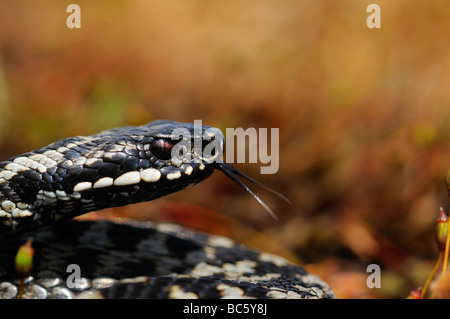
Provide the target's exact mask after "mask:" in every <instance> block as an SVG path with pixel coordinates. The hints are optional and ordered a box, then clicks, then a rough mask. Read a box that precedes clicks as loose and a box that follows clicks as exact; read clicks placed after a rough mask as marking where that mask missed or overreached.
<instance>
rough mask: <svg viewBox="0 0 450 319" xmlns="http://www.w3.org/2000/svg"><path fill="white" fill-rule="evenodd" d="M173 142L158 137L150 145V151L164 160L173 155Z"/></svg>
mask: <svg viewBox="0 0 450 319" xmlns="http://www.w3.org/2000/svg"><path fill="white" fill-rule="evenodd" d="M172 148H173V143H172V142H171V141H169V140H164V139H156V140H154V141H153V143H152V144H151V145H150V152H152V154H153V155H154V156H156V157H157V158H159V159H162V160H168V159H170V158H171V157H172Z"/></svg>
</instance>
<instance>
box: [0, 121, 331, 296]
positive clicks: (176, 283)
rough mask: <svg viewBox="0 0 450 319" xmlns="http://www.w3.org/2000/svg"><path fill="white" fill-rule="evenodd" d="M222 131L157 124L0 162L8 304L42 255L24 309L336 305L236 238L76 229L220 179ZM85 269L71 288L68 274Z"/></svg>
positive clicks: (2, 263) (225, 168)
mask: <svg viewBox="0 0 450 319" xmlns="http://www.w3.org/2000/svg"><path fill="white" fill-rule="evenodd" d="M223 147H224V136H223V134H222V133H221V131H220V130H219V129H216V128H213V127H209V126H204V125H202V126H200V127H199V126H198V125H194V124H190V123H180V122H175V121H168V120H160V121H154V122H151V123H148V124H146V125H142V126H137V127H134V126H128V127H120V128H113V129H110V130H106V131H103V132H101V133H99V134H95V135H91V136H76V137H70V138H66V139H63V140H60V141H57V142H55V143H52V144H50V145H48V146H45V147H42V148H39V149H36V150H33V151H30V152H28V153H24V154H21V155H18V156H14V157H12V158H10V159H9V160H6V161H3V162H1V163H0V242H1V246H0V298H16V297H17V296H18V293H17V291H18V284H19V280H18V277H17V274H16V273H15V271H14V256H15V254H16V252H17V249H18V247H19V246H20V245H21V244H23V243H24V242H25V241H26V240H27V238H29V237H32V238H33V247H34V249H35V258H34V266H33V270H32V273H31V274H30V276H29V277H28V278H26V280H25V286H24V287H25V288H24V293H23V295H22V298H75V297H80V298H85V297H86V298H87V297H89V298H334V297H335V295H334V293H333V291H332V290H331V289H330V287H329V286H328V285H327V284H326V283H324V282H323V281H322V280H321V279H320V278H318V277H317V276H315V275H313V274H310V273H308V272H307V271H306V270H305V269H303V268H302V267H300V266H297V265H294V264H291V263H289V262H288V261H286V260H285V259H283V258H281V257H279V256H276V255H273V254H270V253H265V252H256V251H253V250H251V249H249V248H247V247H245V246H243V245H241V244H238V243H236V242H234V241H232V240H231V239H228V238H225V237H220V236H215V235H211V234H205V233H200V232H195V231H192V230H189V229H186V228H183V227H181V226H178V225H173V224H164V223H161V224H157V223H152V222H133V221H126V222H110V221H96V222H93V221H75V220H71V219H72V218H73V217H75V216H77V215H81V214H84V213H87V212H90V211H96V210H100V209H104V208H108V207H116V206H124V205H128V204H132V203H138V202H143V201H150V200H153V199H156V198H159V197H162V196H165V195H167V194H170V193H173V192H177V191H180V190H182V189H185V188H187V187H190V186H193V185H195V184H197V183H199V182H201V181H202V180H204V179H205V178H207V177H209V176H210V175H211V174H212V173H213V172H214V171H215V170H220V171H222V172H223V173H225V174H226V175H227V176H228V177H229V178H231V179H233V180H234V181H236V182H238V183H239V184H240V185H241V186H242V187H244V188H245V189H246V190H247V191H248V192H250V193H251V194H252V196H254V197H255V198H256V199H257V200H258V201H259V202H260V203H261V204H262V205H263V206H264V207H265V208H266V209H267V210H269V212H271V211H270V209H269V208H268V207H267V205H265V204H264V202H262V201H261V200H260V199H259V198H258V197H257V196H256V195H255V194H254V193H252V192H251V191H250V189H249V188H248V187H247V186H246V185H245V184H244V183H243V182H241V180H240V179H239V178H238V177H237V176H240V177H242V178H245V179H247V180H250V181H253V182H255V181H254V180H253V179H252V178H250V177H248V176H246V175H245V174H243V173H242V172H240V171H238V170H237V169H236V168H234V167H233V166H231V165H230V164H228V163H224V162H221V161H220V160H219V158H221V155H222V152H223ZM70 265H76V266H77V267H79V269H80V270H81V278H79V281H77V285H75V286H74V285H70V284H69V280H68V276H69V275H70V272H68V267H69V266H70Z"/></svg>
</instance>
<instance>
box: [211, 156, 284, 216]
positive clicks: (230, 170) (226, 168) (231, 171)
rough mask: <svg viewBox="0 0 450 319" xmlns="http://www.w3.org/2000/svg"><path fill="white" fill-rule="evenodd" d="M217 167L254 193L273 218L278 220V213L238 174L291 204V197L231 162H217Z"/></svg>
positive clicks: (250, 192)
mask: <svg viewBox="0 0 450 319" xmlns="http://www.w3.org/2000/svg"><path fill="white" fill-rule="evenodd" d="M215 168H216V169H218V170H219V171H221V172H223V173H224V174H225V175H226V176H227V177H228V178H230V179H231V180H232V181H234V182H236V183H237V184H238V185H239V186H241V187H242V188H244V189H245V190H246V191H247V192H248V193H249V194H250V195H252V197H253V198H255V199H256V200H257V201H258V202H259V203H260V204H261V205H262V206H263V207H264V209H265V210H266V211H267V212H268V213H269V214H270V216H272V217H273V219H275V220H278V217H277V215H276V214H275V213H274V212H273V210H272V209H271V208H270V207H269V206H268V205H267V204H266V203H265V202H264V201H263V200H262V199H261V198H259V197H258V196H257V195H256V194H255V193H253V191H252V190H251V189H250V188H249V187H248V186H247V185H245V184H244V182H242V181H241V180H240V179H239V177H238V176H240V177H242V178H244V179H246V180H248V181H250V182H252V183H255V184H256V185H259V186H261V187H263V188H265V189H266V190H268V191H269V192H271V193H273V194H275V195H277V196H278V197H280V198H281V199H283V200H284V201H286V202H287V203H289V204H291V201H290V200H289V199H287V198H286V197H285V196H284V195H282V194H280V193H279V192H277V191H275V190H273V189H272V188H270V187H268V186H266V185H264V184H262V183H260V182H258V181H257V180H255V179H253V178H252V177H250V176H248V175H246V174H244V173H242V172H241V171H240V170H238V169H237V168H236V167H234V166H233V165H231V164H229V163H225V162H221V163H216V167H215Z"/></svg>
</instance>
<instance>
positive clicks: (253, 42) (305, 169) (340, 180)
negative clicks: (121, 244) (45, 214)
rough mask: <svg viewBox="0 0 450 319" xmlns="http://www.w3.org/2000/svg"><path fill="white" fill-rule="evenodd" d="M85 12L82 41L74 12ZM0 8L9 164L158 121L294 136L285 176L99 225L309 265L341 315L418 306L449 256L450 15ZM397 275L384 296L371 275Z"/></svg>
mask: <svg viewBox="0 0 450 319" xmlns="http://www.w3.org/2000/svg"><path fill="white" fill-rule="evenodd" d="M73 2H75V3H76V4H78V5H79V6H80V7H81V29H69V28H67V26H66V19H67V17H68V16H69V14H70V13H67V12H66V8H67V6H68V5H69V4H70V3H73ZM373 2H374V1H356V0H354V1H351V0H344V1H339V2H338V1H334V0H328V1H327V0H323V1H301V0H284V1H282V2H279V1H275V0H258V1H248V0H226V1H225V0H216V1H207V0H191V1H182V0H179V1H174V0H172V1H163V0H152V1H145V0H136V1H84V0H77V1H41V0H37V1H22V0H18V1H6V0H0V159H1V160H4V159H7V158H8V157H10V156H13V155H17V154H19V153H22V152H26V151H29V150H32V149H35V148H38V147H41V146H44V145H46V144H48V143H50V142H53V141H56V140H58V139H61V138H64V137H68V136H74V135H90V134H93V133H97V132H99V131H101V130H104V129H108V128H112V127H115V126H124V125H141V124H144V123H147V122H150V121H153V120H156V119H172V120H177V121H182V122H192V121H194V120H202V121H203V124H205V125H210V126H215V127H218V128H220V129H222V130H223V132H225V129H226V128H227V127H229V128H237V127H242V128H248V127H254V128H257V129H258V128H269V129H270V128H279V130H280V157H279V158H280V167H279V171H278V172H277V173H276V174H274V175H260V173H259V172H260V166H261V165H260V163H258V164H236V167H238V168H239V169H240V170H242V171H243V172H245V173H247V174H249V175H250V176H253V177H255V178H256V179H258V180H259V181H261V182H263V183H264V184H266V185H268V186H270V187H272V188H274V189H276V190H278V191H280V192H282V193H283V194H284V195H285V196H287V197H288V198H289V199H290V200H291V201H292V204H291V205H289V204H286V203H285V202H283V201H282V200H280V199H278V198H277V197H275V196H273V195H272V194H271V193H268V192H266V191H265V190H264V189H262V188H261V187H258V186H256V185H249V186H251V188H252V189H253V190H254V191H255V192H256V193H257V194H258V195H259V196H260V197H261V198H262V199H263V200H264V201H266V202H267V203H268V205H269V206H270V207H271V208H272V209H273V210H274V211H275V212H276V214H277V215H278V217H279V220H278V221H277V222H274V220H273V219H272V217H271V216H270V215H269V214H267V212H266V211H265V210H264V209H263V207H262V206H261V205H259V204H258V203H257V201H255V200H254V199H253V198H252V197H251V196H250V195H249V194H248V193H246V192H245V191H243V190H242V189H241V188H239V187H238V186H237V185H236V184H234V183H233V182H231V181H230V180H228V179H227V178H226V177H225V176H224V175H223V174H221V173H220V172H217V173H215V174H214V175H213V176H212V177H211V178H209V179H208V180H206V181H204V182H203V183H200V184H198V185H197V186H195V187H193V188H190V189H187V190H185V191H182V192H179V193H176V194H173V195H170V196H167V197H164V198H162V199H159V200H157V201H153V202H149V203H143V204H137V205H131V206H127V207H124V208H118V209H111V210H107V211H102V212H100V213H94V214H91V217H92V216H93V218H101V217H105V216H113V217H114V216H115V217H117V216H124V217H127V218H136V219H143V220H154V221H164V222H174V223H179V224H183V225H187V226H189V227H193V228H196V229H200V230H204V231H208V232H214V233H216V234H220V235H224V236H228V237H231V238H233V239H235V240H237V241H239V242H242V243H244V244H246V245H248V246H250V247H253V248H255V249H258V250H264V251H269V252H273V253H276V254H279V255H282V256H284V257H285V258H287V259H289V260H291V261H292V262H295V263H298V264H301V265H303V266H305V268H307V269H308V270H310V271H312V272H314V273H316V274H318V275H319V276H320V277H321V278H322V279H324V280H325V281H327V282H328V283H329V284H330V286H331V287H332V288H333V289H334V291H335V292H336V294H337V296H338V297H340V298H405V297H407V296H408V294H409V291H410V290H412V289H415V288H417V287H418V286H422V285H423V284H424V282H425V280H426V278H427V276H428V274H429V272H430V271H431V269H432V267H433V265H434V262H435V260H436V258H437V255H438V250H437V247H436V244H435V242H434V229H435V221H436V218H437V217H438V212H439V207H441V206H443V207H444V208H445V210H446V211H448V207H449V200H448V195H447V191H446V188H445V185H444V180H445V175H446V172H447V169H449V168H450V167H449V166H448V164H449V158H450V154H449V153H450V149H449V142H450V112H449V105H450V90H449V89H448V88H449V87H450V76H449V69H450V55H449V54H448V52H449V49H450V46H449V44H448V43H449V41H448V39H449V38H450V22H449V18H448V17H449V12H450V3H448V1H444V0H442V1H438V0H436V1H432V0H430V1H418V0H417V1H415V0H395V1H381V0H379V1H376V2H375V3H377V4H379V5H380V7H381V26H382V28H381V29H369V28H368V27H367V26H366V19H367V17H368V16H369V13H367V12H366V8H367V6H368V5H369V4H370V3H373ZM372 263H376V264H378V265H380V267H381V275H382V277H381V288H379V289H369V288H368V287H367V286H366V279H367V276H368V275H369V273H367V272H366V268H367V266H368V265H369V264H372Z"/></svg>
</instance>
